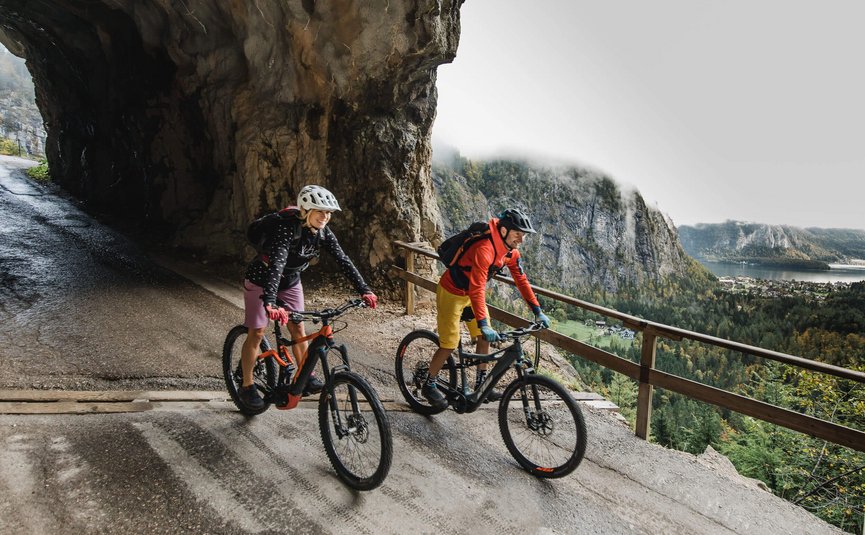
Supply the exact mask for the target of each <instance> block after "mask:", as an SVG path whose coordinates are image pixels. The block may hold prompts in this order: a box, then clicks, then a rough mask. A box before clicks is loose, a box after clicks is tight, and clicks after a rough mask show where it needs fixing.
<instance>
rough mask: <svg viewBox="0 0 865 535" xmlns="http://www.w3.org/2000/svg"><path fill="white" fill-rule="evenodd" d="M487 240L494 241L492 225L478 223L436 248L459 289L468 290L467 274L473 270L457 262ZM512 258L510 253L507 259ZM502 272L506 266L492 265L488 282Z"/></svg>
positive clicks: (482, 222) (483, 222) (506, 256)
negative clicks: (479, 242)
mask: <svg viewBox="0 0 865 535" xmlns="http://www.w3.org/2000/svg"><path fill="white" fill-rule="evenodd" d="M485 239H488V240H490V241H492V239H493V236H492V233H491V232H490V224H489V223H487V222H486V221H476V222H474V223H472V224H471V225H469V228H467V229H465V230H463V231H461V232H457V233H456V234H454V235H453V236H451V237H450V238H448V239H446V240H445V241H443V242H442V243H441V245H439V246H438V247H437V248H436V252H437V253H438V255H439V260H440V261H441V262H442V263H443V264H444V265H445V266H447V268H448V270H450V272H451V280H453V282H454V284H455V285H456V287H457V288H460V289H463V290H468V288H469V278H468V275H467V273H468V272H469V271H471V268H468V267H461V266H459V265H457V262H459V260H460V258H462V256H463V255H464V254H465V252H466V251H467V250H468V248H469V247H471V246H472V244H473V243H476V242H478V241H480V240H485ZM510 256H511V253H510V252H508V254H507V255H505V258H510ZM502 271H504V266H502V267H500V268H497V267H496V266H495V264H492V265H490V268H489V271H488V272H487V280H488V281H490V280H492V279H493V277H494V276H496V275H499V274H501V273H502Z"/></svg>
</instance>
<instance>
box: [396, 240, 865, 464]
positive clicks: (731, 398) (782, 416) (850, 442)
mask: <svg viewBox="0 0 865 535" xmlns="http://www.w3.org/2000/svg"><path fill="white" fill-rule="evenodd" d="M394 245H396V246H397V247H399V248H401V249H403V250H404V252H405V266H406V269H402V268H399V267H396V266H394V267H392V268H391V272H392V273H393V274H394V275H396V276H397V277H400V278H401V279H403V280H405V281H406V313H407V314H413V313H414V289H415V286H418V287H421V288H424V289H425V290H429V291H431V292H435V289H436V282H435V281H431V280H429V279H426V278H424V277H421V276H420V275H418V274H417V273H414V272H413V271H414V265H415V255H416V254H419V255H423V256H426V257H429V258H434V259H437V258H438V255H436V253H435V252H434V251H432V250H430V249H429V248H427V247H425V246H424V245H423V244H420V243H405V242H401V241H396V242H394ZM496 279H498V280H500V281H502V282H505V283H507V284H511V285H513V284H514V281H513V280H512V279H510V278H508V277H504V276H496ZM532 288H533V289H534V291H535V293H537V294H539V295H544V296H546V297H549V298H551V299H554V300H556V301H559V302H562V303H566V304H569V305H573V306H576V307H579V308H582V309H583V310H588V311H590V312H594V313H597V314H600V315H602V316H604V317H607V318H612V319H615V320H618V321H621V322H622V323H623V324H624V325H626V326H627V327H629V328H630V329H633V330H635V331H639V332H641V333H642V334H643V336H642V338H643V340H642V347H641V355H640V363H639V364H637V363H635V362H631V361H630V360H627V359H624V358H622V357H619V356H618V355H614V354H612V353H609V352H607V351H604V350H602V349H598V348H596V347H593V346H590V345H588V344H585V343H583V342H580V341H579V340H575V339H573V338H571V337H569V336H565V335H564V334H561V333H559V332H556V331H553V330H551V329H546V330H543V331H540V332H538V333H537V334H536V335H535V336H537V337H538V338H539V339H541V340H544V341H545V342H548V343H549V344H551V345H553V346H556V347H558V348H561V349H563V350H565V351H567V352H569V353H573V354H574V355H577V356H579V357H582V358H585V359H588V360H591V361H592V362H595V363H597V364H600V365H601V366H604V367H605V368H609V369H611V370H613V371H615V372H618V373H622V374H624V375H627V376H628V377H630V378H631V379H633V380H634V381H636V382H637V383H638V385H639V391H638V396H637V422H636V434H637V436H639V437H640V438H643V439H648V437H649V429H650V422H651V410H652V393H653V389H654V387H659V388H664V389H667V390H669V391H671V392H677V393H679V394H682V395H684V396H687V397H689V398H692V399H696V400H699V401H703V402H706V403H711V404H713V405H717V406H719V407H724V408H726V409H730V410H732V411H735V412H738V413H741V414H746V415H748V416H752V417H754V418H758V419H760V420H764V421H766V422H770V423H773V424H776V425H780V426H782V427H786V428H788V429H792V430H795V431H799V432H802V433H806V434H809V435H811V436H814V437H817V438H821V439H824V440H828V441H830V442H833V443H835V444H840V445H842V446H846V447H848V448H852V449H854V450H857V451H861V452H865V432H863V431H860V430H857V429H852V428H850V427H846V426H843V425H838V424H836V423H833V422H830V421H827V420H821V419H819V418H815V417H813V416H808V415H805V414H801V413H798V412H796V411H791V410H789V409H784V408H782V407H778V406H775V405H772V404H770V403H765V402H762V401H757V400H755V399H752V398H749V397H746V396H742V395H739V394H734V393H733V392H728V391H726V390H722V389H719V388H714V387H711V386H707V385H704V384H702V383H698V382H695V381H691V380H690V379H686V378H684V377H679V376H677V375H673V374H670V373H667V372H664V371H661V370H657V369H655V348H656V343H657V339H658V338H665V339H668V340H674V341H680V340H683V339H688V340H694V341H696V342H701V343H704V344H709V345H713V346H716V347H721V348H725V349H729V350H733V351H739V352H741V353H746V354H749V355H754V356H757V357H762V358H765V359H770V360H774V361H777V362H782V363H784V364H789V365H790V366H795V367H796V368H803V369H807V370H811V371H815V372H820V373H827V374H829V375H834V376H836V377H840V378H843V379H848V380H851V381H856V382H859V383H865V373H863V372H860V371H856V370H850V369H847V368H842V367H839V366H832V365H831V364H824V363H822V362H817V361H814V360H810V359H805V358H802V357H796V356H793V355H788V354H786V353H779V352H777V351H770V350H767V349H763V348H760V347H755V346H749V345H746V344H741V343H738V342H732V341H730V340H725V339H723V338H716V337H714V336H709V335H706V334H702V333H697V332H692V331H688V330H685V329H679V328H677V327H672V326H669V325H664V324H662V323H655V322H652V321H647V320H644V319H641V318H638V317H635V316H631V315H628V314H623V313H621V312H618V311H616V310H612V309H609V308H604V307H602V306H598V305H596V304H594V303H589V302H586V301H581V300H579V299H575V298H573V297H570V296H567V295H563V294H560V293H557V292H554V291H551V290H547V289H546V288H541V287H538V286H534V285H532ZM489 309H490V315H491V316H492V317H493V318H495V319H497V320H499V321H501V322H503V323H505V324H508V325H511V326H515V327H520V326H524V325H527V324H528V322H527V321H526V320H524V319H522V318H520V317H518V316H515V315H513V314H510V313H508V312H506V311H504V310H501V309H499V308H496V307H489Z"/></svg>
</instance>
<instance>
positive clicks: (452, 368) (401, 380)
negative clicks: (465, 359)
mask: <svg viewBox="0 0 865 535" xmlns="http://www.w3.org/2000/svg"><path fill="white" fill-rule="evenodd" d="M438 348H439V337H438V335H436V334H435V333H434V332H432V331H427V330H425V329H421V330H417V331H412V332H410V333H408V334H407V335H406V337H405V338H403V339H402V342H400V343H399V347H398V348H397V350H396V361H395V362H394V365H395V367H396V370H395V371H396V382H397V384H398V385H399V390H400V392H402V396H403V397H404V398H405V400H406V401H407V402H408V404H409V406H410V407H411V408H412V410H414V411H415V412H418V413H420V414H438V413H440V412H442V411H443V410H445V409H446V408H447V407H442V408H440V409H437V408H435V407H433V406H432V405H430V403H429V401H427V400H426V398H424V397H423V396H422V395H421V388H422V387H423V383H424V381H426V377H427V372H428V370H429V363H430V360H432V357H433V354H435V352H436V351H438ZM438 384H439V385H440V386H444V385H447V386H449V387H450V388H451V389H455V388H456V387H457V371H456V365H455V364H454V359H453V357H448V360H447V362H445V365H444V366H442V369H441V371H440V372H439V379H438Z"/></svg>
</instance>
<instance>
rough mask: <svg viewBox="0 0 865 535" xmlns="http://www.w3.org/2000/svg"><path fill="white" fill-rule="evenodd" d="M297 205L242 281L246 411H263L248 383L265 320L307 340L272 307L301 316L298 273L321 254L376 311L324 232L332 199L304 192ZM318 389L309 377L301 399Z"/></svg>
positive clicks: (300, 350) (335, 206)
mask: <svg viewBox="0 0 865 535" xmlns="http://www.w3.org/2000/svg"><path fill="white" fill-rule="evenodd" d="M297 205H298V207H299V210H297V215H296V216H289V217H286V218H284V219H282V220H280V221H279V223H277V225H276V226H275V228H274V229H273V231H272V232H270V233H269V235H268V236H266V237H265V241H264V252H263V253H261V254H258V255H257V256H256V257H255V258H254V259H253V260H252V262H250V264H249V266H247V268H246V280H244V281H243V290H244V292H243V298H244V299H243V300H244V306H245V313H246V320H245V322H244V325H245V326H246V328H247V329H249V331H248V333H247V336H246V341H245V342H244V343H243V349H242V352H241V367H242V369H243V385H242V387H241V389H240V392H239V394H240V399H241V401H242V402H243V403H245V404H246V405H247V406H248V407H249V408H250V409H258V408H261V407H262V406H263V405H264V401H263V400H262V399H261V396H260V395H259V393H258V389H257V388H255V385H254V384H253V382H252V370H253V368H254V366H255V360H256V358H257V357H258V353H259V347H260V345H261V340H262V338H263V337H264V329H265V327H267V321H268V319H271V320H274V321H279V322H280V323H281V324H283V325H286V324H287V326H288V330H289V332H290V333H291V337H292V339H297V338H301V337H303V336H305V332H304V328H303V323H294V322H289V321H288V312H287V311H286V310H285V309H284V308H281V307H278V306H276V300H277V299H279V300H280V301H282V302H283V303H285V305H286V306H287V307H288V309H289V310H304V304H303V303H304V301H303V285H302V284H301V282H300V273H301V271H303V270H304V269H306V268H307V267H308V266H309V262H310V261H311V260H312V259H314V258H316V257H318V254H319V251H320V250H321V249H324V250H325V251H327V252H328V253H330V254H331V255H332V256H333V257H334V259H335V260H336V262H337V263H338V264H339V266H340V268H341V269H342V272H343V274H344V275H345V276H346V277H347V278H348V280H350V281H351V283H352V284H354V287H355V289H357V291H358V293H359V294H360V295H361V298H362V299H363V301H364V303H366V305H367V306H369V307H370V308H375V307H376V304H377V301H378V298H377V297H376V295H375V294H374V293H373V292H372V290H370V288H369V286H367V284H366V283H365V282H364V280H363V277H362V276H361V274H360V272H358V270H357V268H356V267H355V266H354V264H353V263H352V261H351V259H349V258H348V256H346V254H345V253H344V252H343V250H342V247H340V246H339V242H338V241H337V240H336V236H335V235H334V234H333V231H331V230H330V229H329V228H328V227H327V223H328V222H329V221H330V218H331V215H333V212H335V211H338V210H339V209H340V208H339V203H338V202H337V201H336V198H335V197H334V196H333V194H332V193H331V192H330V191H328V190H326V189H325V188H323V187H321V186H315V185H309V186H305V187H304V188H303V189H302V190H300V194H298V196H297ZM298 219H299V221H298ZM296 234H299V235H296ZM306 346H307V343H306V342H302V343H299V344H296V345H295V346H293V348H292V350H293V351H294V354H295V355H302V354H304V353H305V352H306ZM322 386H323V385H322V382H321V381H320V380H319V379H318V378H316V377H315V376H310V378H309V380H308V381H307V385H306V388H305V389H304V395H306V394H315V393H318V392H320V391H321V389H322Z"/></svg>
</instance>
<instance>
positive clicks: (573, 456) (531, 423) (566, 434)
mask: <svg viewBox="0 0 865 535" xmlns="http://www.w3.org/2000/svg"><path fill="white" fill-rule="evenodd" d="M499 430H500V431H501V433H502V439H504V441H505V446H507V448H508V451H509V452H510V453H511V455H513V457H514V459H516V461H517V462H518V463H519V464H520V466H522V467H523V468H524V469H525V470H526V471H528V472H529V473H530V474H532V475H534V476H537V477H542V478H556V477H563V476H566V475H568V474H570V473H571V472H573V471H574V469H576V468H577V466H578V465H579V464H580V461H582V460H583V455H584V454H585V453H586V422H585V420H583V413H582V411H581V410H580V406H579V405H578V404H577V402H576V400H574V398H573V397H572V396H571V395H570V394H569V393H568V391H567V390H566V389H565V388H564V387H563V386H562V385H560V384H559V383H557V382H555V381H553V380H552V379H549V378H547V377H543V376H540V375H534V374H532V375H526V376H524V377H523V378H522V379H517V380H516V381H514V382H512V383H511V384H510V385H508V387H507V388H506V389H505V392H504V394H503V395H502V400H501V402H500V403H499Z"/></svg>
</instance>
